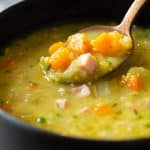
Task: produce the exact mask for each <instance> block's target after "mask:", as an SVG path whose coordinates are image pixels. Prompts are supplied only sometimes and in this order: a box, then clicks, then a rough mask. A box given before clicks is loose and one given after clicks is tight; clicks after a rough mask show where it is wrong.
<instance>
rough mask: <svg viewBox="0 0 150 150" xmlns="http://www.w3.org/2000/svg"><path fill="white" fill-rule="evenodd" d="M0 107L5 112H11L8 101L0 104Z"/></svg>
mask: <svg viewBox="0 0 150 150" xmlns="http://www.w3.org/2000/svg"><path fill="white" fill-rule="evenodd" d="M0 108H1V109H3V110H4V111H6V112H11V107H10V104H9V103H8V102H4V103H2V104H0Z"/></svg>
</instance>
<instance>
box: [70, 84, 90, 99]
mask: <svg viewBox="0 0 150 150" xmlns="http://www.w3.org/2000/svg"><path fill="white" fill-rule="evenodd" d="M71 92H72V94H74V95H76V96H80V97H86V96H90V95H91V91H90V88H89V87H88V86H87V85H86V84H83V85H81V86H77V87H73V88H72V90H71Z"/></svg>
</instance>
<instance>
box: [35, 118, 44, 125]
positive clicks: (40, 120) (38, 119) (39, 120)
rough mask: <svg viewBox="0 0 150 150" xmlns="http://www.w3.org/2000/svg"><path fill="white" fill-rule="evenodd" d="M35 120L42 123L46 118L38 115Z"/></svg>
mask: <svg viewBox="0 0 150 150" xmlns="http://www.w3.org/2000/svg"><path fill="white" fill-rule="evenodd" d="M36 121H37V122H38V123H41V124H43V123H46V118H44V117H38V118H37V119H36Z"/></svg>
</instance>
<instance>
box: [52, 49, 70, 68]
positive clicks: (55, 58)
mask: <svg viewBox="0 0 150 150" xmlns="http://www.w3.org/2000/svg"><path fill="white" fill-rule="evenodd" d="M70 62H71V59H70V52H69V49H68V48H59V49H58V50H57V51H56V52H54V53H53V54H52V55H51V57H50V60H49V63H50V64H51V68H52V69H54V70H61V71H64V70H65V69H66V68H67V67H68V66H69V64H70Z"/></svg>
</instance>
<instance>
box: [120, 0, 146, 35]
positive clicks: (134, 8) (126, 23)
mask: <svg viewBox="0 0 150 150" xmlns="http://www.w3.org/2000/svg"><path fill="white" fill-rule="evenodd" d="M146 1H148V0H134V2H133V3H132V5H131V6H130V8H129V10H128V12H127V13H126V15H125V16H124V18H123V20H122V22H121V23H120V25H119V26H118V28H119V29H120V31H121V32H122V33H124V34H128V35H129V34H130V27H131V24H132V22H133V20H134V18H135V17H136V15H137V14H138V12H139V10H140V9H141V8H142V6H143V5H144V4H145V3H146Z"/></svg>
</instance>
